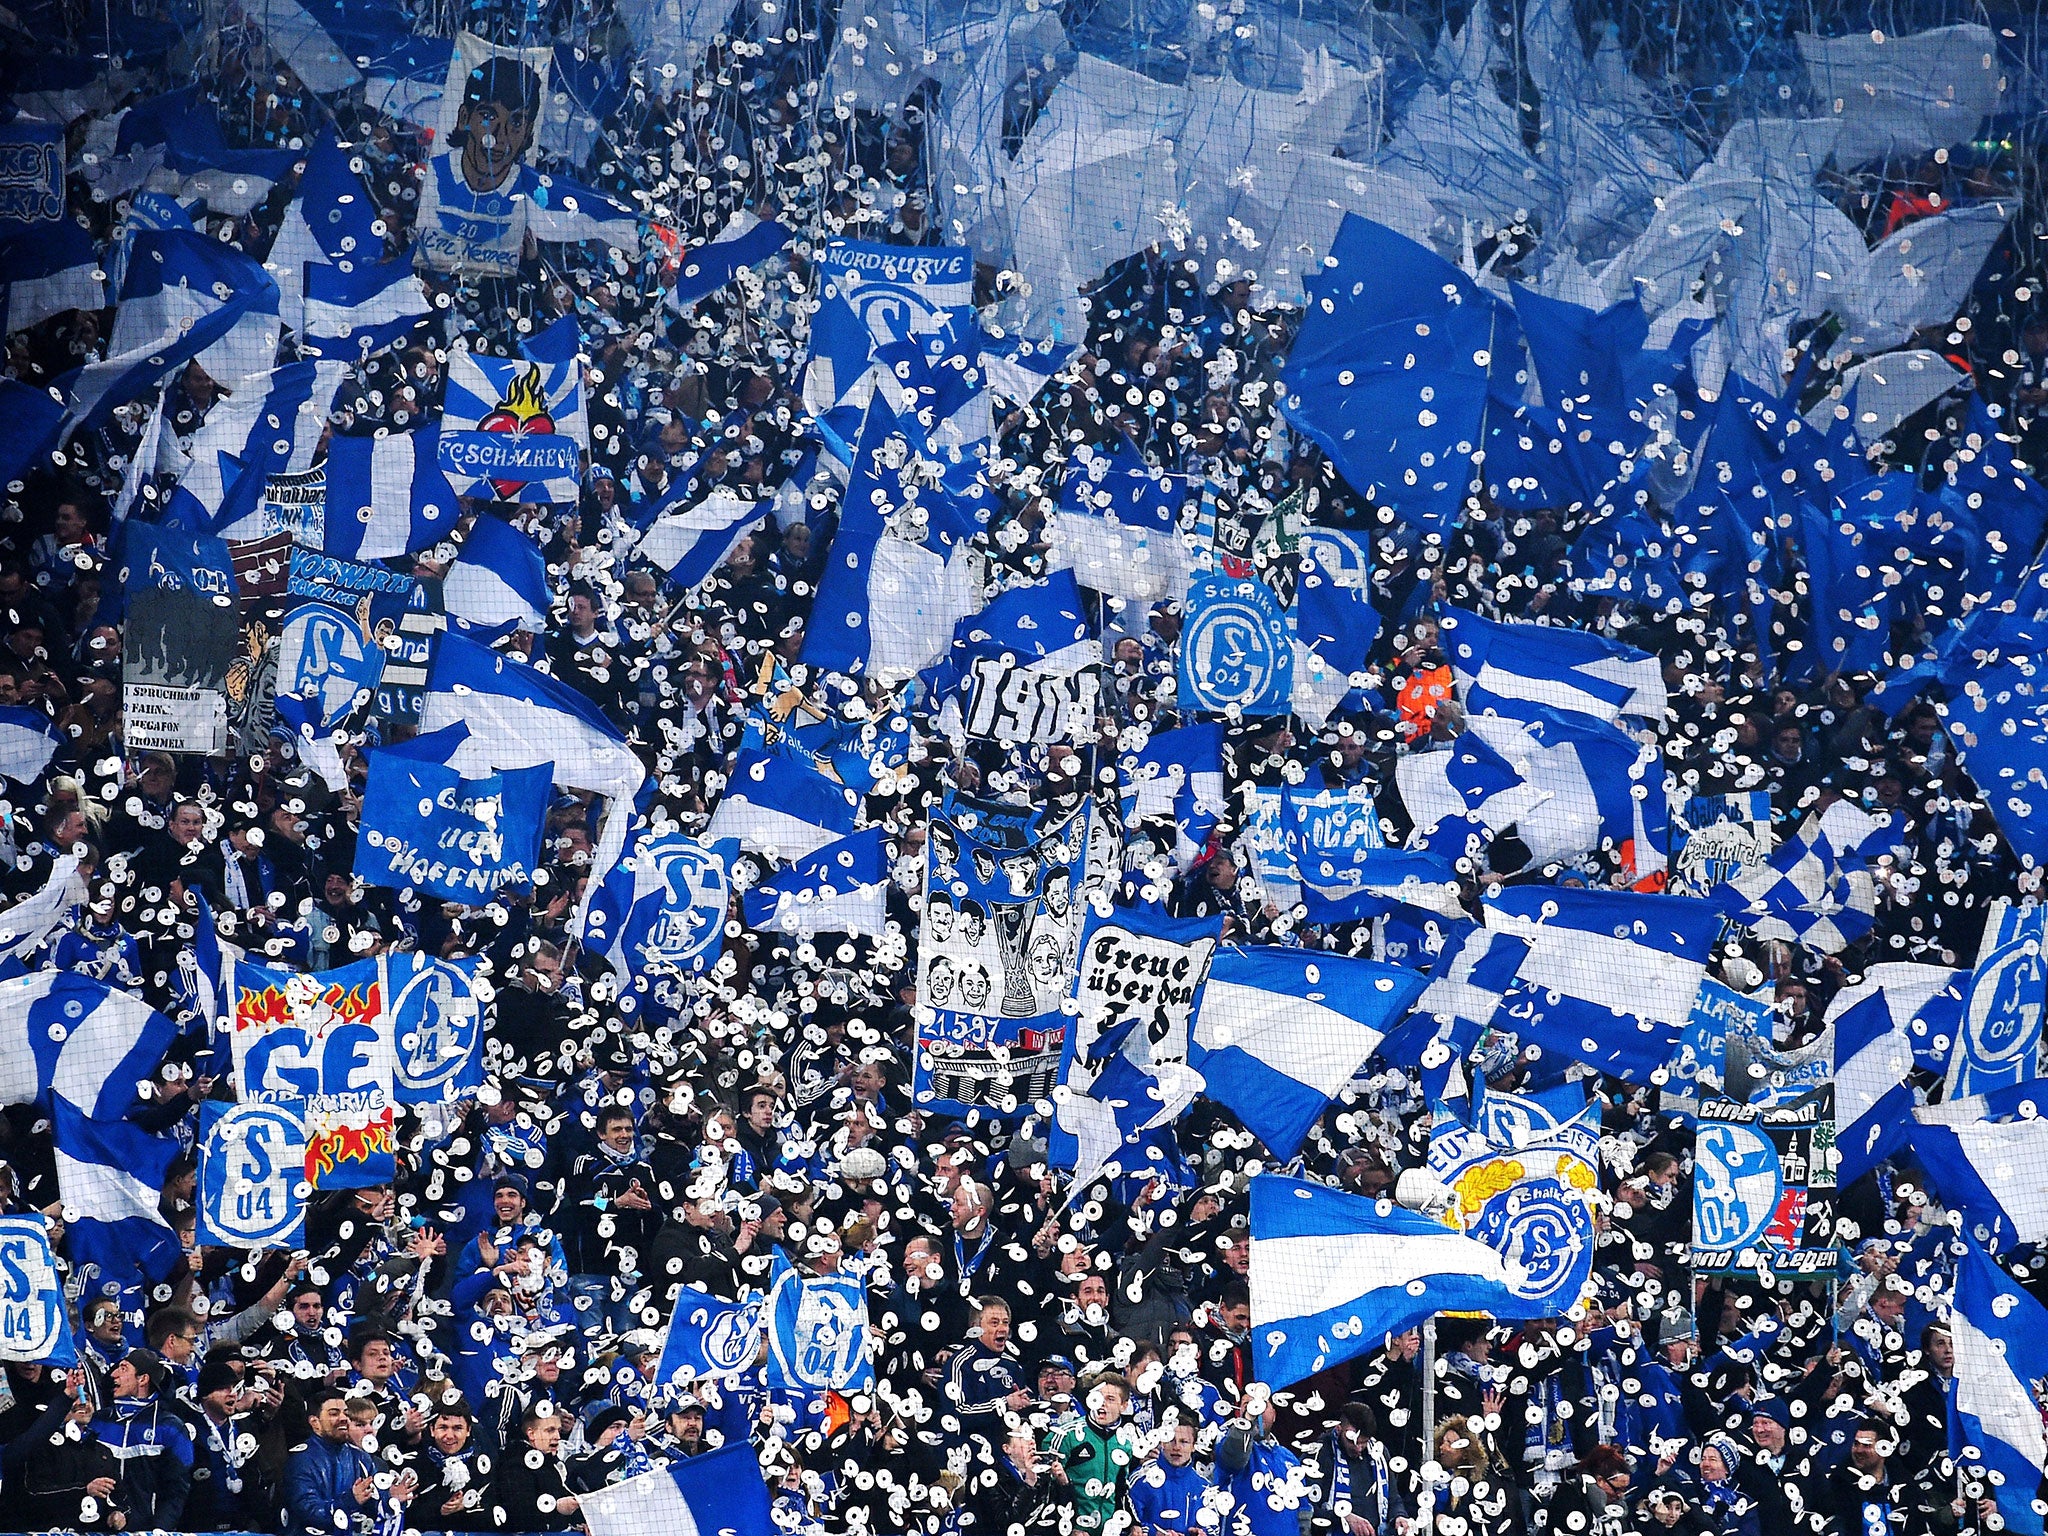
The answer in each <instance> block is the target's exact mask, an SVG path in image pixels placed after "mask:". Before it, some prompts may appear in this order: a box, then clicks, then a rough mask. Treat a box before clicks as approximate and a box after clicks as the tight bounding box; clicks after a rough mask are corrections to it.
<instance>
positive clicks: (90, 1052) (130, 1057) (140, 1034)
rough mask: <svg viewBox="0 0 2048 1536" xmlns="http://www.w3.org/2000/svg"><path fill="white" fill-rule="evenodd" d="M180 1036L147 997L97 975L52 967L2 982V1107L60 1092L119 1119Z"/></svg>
mask: <svg viewBox="0 0 2048 1536" xmlns="http://www.w3.org/2000/svg"><path fill="white" fill-rule="evenodd" d="M5 922H6V918H5V917H0V924H4V923H5ZM177 1035H178V1026H177V1025H175V1024H173V1023H172V1022H171V1021H170V1020H169V1019H167V1018H165V1017H164V1016H163V1015H162V1014H160V1013H158V1012H157V1011H156V1010H155V1009H154V1008H152V1007H150V1006H149V1004H148V1003H145V1002H144V1001H143V1000H142V999H141V998H139V997H136V996H134V995H132V994H131V993H127V992H122V991H118V990H116V989H115V988H113V987H110V986H108V985H107V984H106V983H105V982H103V981H95V980H94V979H93V978H92V977H90V976H82V975H79V974H78V973H76V972H58V971H47V970H46V971H38V972H35V973H33V974H31V975H27V976H17V977H15V978H14V979H13V980H11V981H0V1104H28V1103H32V1102H34V1101H35V1100H37V1099H39V1098H41V1097H43V1096H44V1095H45V1094H51V1093H54V1094H55V1095H56V1096H57V1097H59V1098H62V1099H65V1100H67V1101H68V1102H70V1103H71V1104H73V1105H75V1106H77V1107H78V1109H79V1110H80V1111H81V1112H82V1113H84V1114H86V1115H88V1116H91V1117H92V1118H94V1119H98V1120H118V1119H119V1118H120V1117H121V1116H123V1115H125V1114H126V1113H128V1111H129V1109H130V1108H132V1107H133V1106H134V1104H135V1102H136V1100H137V1099H138V1097H139V1096H140V1094H139V1089H140V1086H141V1084H142V1083H143V1082H145V1081H147V1080H148V1078H149V1076H150V1074H151V1073H153V1072H155V1071H156V1069H157V1066H158V1064H159V1063H160V1062H162V1060H163V1059H164V1053H165V1052H166V1051H168V1050H169V1049H170V1048H171V1044H172V1042H173V1041H174V1040H176V1039H177Z"/></svg>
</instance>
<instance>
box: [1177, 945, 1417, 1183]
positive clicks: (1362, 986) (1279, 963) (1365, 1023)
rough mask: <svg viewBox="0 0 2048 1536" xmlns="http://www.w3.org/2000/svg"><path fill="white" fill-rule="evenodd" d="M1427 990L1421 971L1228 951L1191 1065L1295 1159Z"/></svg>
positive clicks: (1285, 953)
mask: <svg viewBox="0 0 2048 1536" xmlns="http://www.w3.org/2000/svg"><path fill="white" fill-rule="evenodd" d="M1427 984H1428V982H1427V978H1425V977H1424V976H1423V975H1422V974H1421V973H1420V972H1419V971H1410V970H1405V969H1403V968H1402V967H1400V966H1397V965H1382V964H1380V963H1379V962H1378V961H1374V960H1359V959H1353V958H1351V957H1349V956H1344V955H1333V954H1328V953H1325V952H1323V951H1320V950H1308V949H1283V948H1279V947H1277V946H1273V947H1260V948H1253V949H1241V948H1237V947H1234V946H1229V945H1226V946H1223V947H1221V948H1219V949H1217V951H1216V954H1215V957H1214V959H1212V960H1211V961H1210V963H1209V980H1208V983H1207V985H1206V986H1204V987H1203V989H1202V998H1201V1004H1200V1009H1199V1011H1198V1012H1197V1013H1196V1015H1195V1021H1194V1034H1193V1043H1194V1049H1193V1050H1192V1051H1190V1053H1189V1064H1190V1065H1191V1066H1193V1067H1194V1068H1195V1070H1196V1071H1198V1072H1200V1073H1201V1074H1202V1079H1203V1082H1204V1083H1205V1084H1206V1085H1207V1086H1206V1087H1204V1088H1203V1090H1202V1091H1203V1092H1204V1093H1206V1094H1207V1095H1208V1096H1209V1097H1210V1098H1212V1099H1214V1100H1216V1101H1217V1102H1218V1103H1219V1104H1223V1105H1225V1106H1227V1107H1228V1108H1229V1109H1230V1111H1231V1112H1232V1113H1233V1114H1235V1115H1236V1116H1237V1117H1238V1119H1239V1120H1241V1121H1243V1122H1244V1126H1245V1129H1246V1130H1248V1131H1250V1132H1251V1133H1252V1134H1253V1135H1255V1136H1257V1137H1258V1138H1259V1140H1261V1141H1263V1142H1264V1143H1265V1144H1266V1146H1267V1147H1268V1148H1269V1149H1270V1150H1271V1151H1272V1152H1273V1154H1274V1155H1275V1156H1276V1157H1280V1158H1289V1157H1292V1156H1294V1154H1295V1152H1296V1151H1297V1150H1299V1148H1300V1146H1301V1140H1302V1138H1303V1137H1304V1136H1306V1135H1307V1134H1308V1132H1309V1128H1310V1127H1311V1126H1313V1125H1314V1124H1315V1123H1316V1117H1317V1116H1319V1115H1320V1114H1322V1112H1323V1111H1324V1110H1325V1109H1326V1108H1328V1107H1329V1103H1330V1100H1331V1099H1333V1098H1335V1097H1336V1096H1337V1094H1338V1093H1339V1092H1340V1091H1341V1090H1342V1089H1343V1087H1344V1085H1345V1084H1346V1083H1348V1082H1350V1081H1351V1075H1352V1074H1353V1073H1354V1072H1356V1071H1357V1070H1358V1069H1359V1067H1360V1066H1362V1065H1364V1063H1365V1059H1366V1058H1367V1057H1368V1056H1370V1055H1372V1053H1373V1052H1374V1051H1376V1050H1377V1049H1379V1044H1380V1040H1381V1038H1382V1037H1383V1036H1384V1035H1385V1034H1386V1032H1387V1031H1388V1030H1389V1029H1391V1028H1393V1026H1394V1025H1395V1024H1396V1023H1398V1022H1399V1021H1400V1020H1401V1018H1402V1017H1404V1016H1405V1015H1406V1014H1407V1012H1408V1010H1409V1008H1410V1007H1411V1006H1412V1005H1413V1004H1414V1002H1415V1000H1416V998H1417V997H1418V996H1420V995H1421V993H1422V990H1423V988H1424V987H1425V986H1426V985H1427Z"/></svg>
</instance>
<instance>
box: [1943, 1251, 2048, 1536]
mask: <svg viewBox="0 0 2048 1536" xmlns="http://www.w3.org/2000/svg"><path fill="white" fill-rule="evenodd" d="M1948 1325H1949V1334H1950V1336H1951V1337H1952V1338H1953V1339H1954V1340H1955V1351H1956V1359H1955V1417H1956V1423H1955V1425H1954V1426H1953V1428H1954V1433H1955V1436H1956V1438H1957V1439H1958V1440H1960V1441H1961V1443H1962V1447H1963V1452H1962V1460H1963V1461H1964V1462H1965V1463H1966V1464H1970V1463H1974V1464H1976V1465H1977V1466H1980V1467H1982V1468H1983V1469H1984V1471H1986V1472H1987V1473H1989V1474H1991V1475H1992V1476H1993V1477H1995V1478H1996V1479H1997V1484H1996V1486H1995V1487H1994V1489H1993V1490H1992V1493H1993V1497H1994V1498H1996V1499H1997V1501H1998V1511H1999V1513H2000V1514H2001V1515H2002V1516H2004V1520H2005V1529H2006V1530H2009V1531H2014V1532H2019V1533H2023V1536H2040V1533H2041V1529H2042V1521H2041V1512H2040V1510H2039V1509H2038V1508H2037V1507H2036V1497H2035V1496H2036V1493H2037V1491H2038V1489H2039V1488H2040V1485H2041V1479H2042V1476H2043V1475H2044V1474H2048V1417H2044V1415H2048V1406H2044V1404H2048V1308H2044V1307H2043V1306H2042V1305H2041V1303H2040V1302H2038V1301H2036V1300H2035V1299H2034V1298H2033V1297H2032V1296H2031V1295H2029V1294H2028V1293H2027V1291H2026V1290H2025V1289H2024V1288H2023V1287H2022V1286H2021V1285H2020V1284H2019V1283H2018V1282H2017V1281H2016V1280H2014V1279H2013V1278H2012V1276H2011V1275H2008V1274H2007V1273H2006V1272H2005V1271H2004V1270H2002V1269H2000V1268H1999V1267H1998V1266H1997V1265H1996V1264H1994V1263H1992V1261H1991V1260H1990V1259H1989V1258H1987V1257H1986V1256H1985V1253H1984V1250H1983V1249H1982V1248H1980V1247H1978V1246H1977V1244H1975V1243H1973V1242H1969V1241H1967V1240H1966V1241H1965V1242H1964V1244H1963V1256H1962V1258H1961V1259H1960V1260H1959V1261H1958V1262H1957V1264H1956V1285H1955V1296H1954V1299H1953V1300H1952V1301H1951V1303H1950V1306H1949V1318H1948Z"/></svg>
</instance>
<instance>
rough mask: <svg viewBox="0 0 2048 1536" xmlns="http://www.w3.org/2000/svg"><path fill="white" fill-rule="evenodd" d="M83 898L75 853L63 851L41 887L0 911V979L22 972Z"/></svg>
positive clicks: (81, 879) (12, 976) (10, 978)
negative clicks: (30, 958) (64, 852)
mask: <svg viewBox="0 0 2048 1536" xmlns="http://www.w3.org/2000/svg"><path fill="white" fill-rule="evenodd" d="M200 900H201V901H202V902H203V901H204V900H205V898H204V897H201V898H200ZM84 901H85V877H84V876H82V875H80V874H79V872H78V856H77V855H76V854H70V853H67V854H65V855H63V856H62V857H61V858H58V859H56V860H55V861H53V862H52V863H51V865H50V878H49V879H48V880H46V881H44V882H43V888H42V889H41V890H39V891H35V892H32V893H31V894H29V895H27V896H24V897H22V898H21V900H19V901H17V902H16V903H15V904H14V905H13V906H11V907H9V908H8V909H7V910H6V911H4V912H0V981H11V980H13V979H14V978H15V977H17V976H20V975H22V974H23V972H24V970H25V968H26V966H27V962H28V960H29V957H30V956H32V955H34V954H35V952H36V951H37V950H39V949H41V948H42V947H43V944H44V943H45V941H47V940H48V939H49V937H50V935H51V934H52V933H54V932H55V931H56V929H57V925H58V924H60V923H69V922H70V921H71V915H72V913H73V912H75V911H76V910H77V909H78V907H79V906H80V905H82V904H83V903H84Z"/></svg>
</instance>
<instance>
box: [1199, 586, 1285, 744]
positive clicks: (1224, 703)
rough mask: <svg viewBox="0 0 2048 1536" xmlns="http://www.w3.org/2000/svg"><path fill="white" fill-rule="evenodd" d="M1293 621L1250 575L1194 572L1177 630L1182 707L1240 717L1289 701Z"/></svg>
mask: <svg viewBox="0 0 2048 1536" xmlns="http://www.w3.org/2000/svg"><path fill="white" fill-rule="evenodd" d="M1294 643H1295V642H1294V620H1293V618H1292V616H1291V615H1290V614H1289V612H1288V610H1287V609H1286V607H1284V606H1283V605H1282V604H1281V602H1280V599H1279V597H1278V595H1277V594H1275V592H1274V591H1273V589H1272V588H1271V587H1269V586H1268V585H1267V584H1266V583H1265V582H1264V581H1263V580H1261V579H1260V578H1259V577H1258V576H1257V575H1246V576H1230V575H1226V574H1223V573H1221V572H1213V571H1202V572H1198V573H1197V574H1196V575H1195V576H1194V577H1193V578H1192V579H1191V580H1190V581H1189V582H1188V586H1187V622H1186V624H1185V625H1184V626H1183V627H1182V629H1181V636H1180V680H1179V681H1180V704H1181V707H1182V708H1183V709H1194V710H1201V711H1204V712H1205V713H1208V714H1217V715H1220V714H1232V713H1235V714H1238V715H1242V716H1244V717H1247V718H1249V717H1255V716H1259V715H1284V714H1287V713H1288V712H1289V711H1291V710H1292V709H1293V707H1294Z"/></svg>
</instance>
